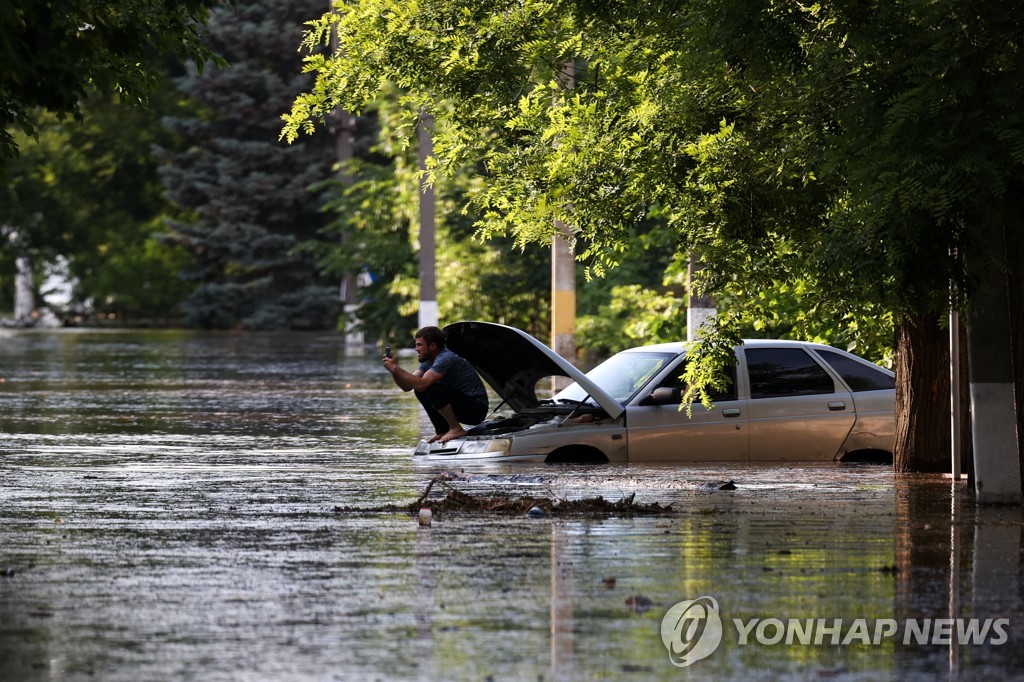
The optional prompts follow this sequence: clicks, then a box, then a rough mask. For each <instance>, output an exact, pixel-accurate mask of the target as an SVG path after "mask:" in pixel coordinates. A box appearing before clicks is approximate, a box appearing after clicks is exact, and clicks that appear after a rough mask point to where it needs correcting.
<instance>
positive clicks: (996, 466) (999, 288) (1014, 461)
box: [967, 227, 1024, 505]
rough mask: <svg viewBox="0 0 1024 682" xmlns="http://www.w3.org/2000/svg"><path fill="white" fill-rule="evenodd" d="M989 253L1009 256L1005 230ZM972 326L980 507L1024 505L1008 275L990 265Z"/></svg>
mask: <svg viewBox="0 0 1024 682" xmlns="http://www.w3.org/2000/svg"><path fill="white" fill-rule="evenodd" d="M986 237H987V243H986V244H985V246H986V247H987V250H988V252H989V253H990V254H993V255H996V256H997V257H998V255H999V254H1006V253H1008V251H1007V249H1006V243H1005V236H1004V234H1003V230H1002V229H1001V228H1000V227H993V228H990V229H989V232H988V234H987V235H986ZM984 267H985V270H984V272H983V273H981V274H982V276H981V277H979V286H978V289H977V291H976V293H975V295H974V304H975V305H974V307H973V308H972V309H971V312H970V315H969V317H968V322H967V352H968V356H969V358H970V369H971V379H970V384H971V417H972V422H971V423H972V434H973V444H974V487H975V491H976V493H977V497H978V502H979V503H980V504H1018V505H1019V504H1021V502H1022V501H1024V495H1022V489H1021V488H1022V486H1021V467H1020V454H1019V453H1020V450H1019V447H1018V441H1017V412H1016V395H1015V392H1014V383H1013V359H1012V355H1011V350H1012V345H1011V338H1010V301H1009V290H1008V281H1007V277H1006V273H1005V272H1004V271H1003V270H1002V268H1000V267H997V266H995V265H992V264H988V263H987V264H985V265H984Z"/></svg>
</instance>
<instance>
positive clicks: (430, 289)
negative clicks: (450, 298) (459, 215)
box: [417, 110, 439, 328]
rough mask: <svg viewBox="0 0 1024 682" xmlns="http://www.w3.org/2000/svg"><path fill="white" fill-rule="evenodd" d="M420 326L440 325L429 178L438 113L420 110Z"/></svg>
mask: <svg viewBox="0 0 1024 682" xmlns="http://www.w3.org/2000/svg"><path fill="white" fill-rule="evenodd" d="M417 134H418V138H419V152H420V173H421V179H420V314H419V325H420V327H421V328H422V327H437V326H439V318H438V312H437V221H436V208H435V198H434V186H433V185H432V184H430V183H429V182H428V180H427V176H426V171H427V159H429V158H430V157H431V156H433V155H434V116H433V114H431V113H430V112H428V111H425V110H422V111H420V124H419V126H417Z"/></svg>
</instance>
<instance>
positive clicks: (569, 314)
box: [551, 62, 576, 391]
mask: <svg viewBox="0 0 1024 682" xmlns="http://www.w3.org/2000/svg"><path fill="white" fill-rule="evenodd" d="M562 76H563V77H562V79H561V80H562V85H563V87H564V88H565V89H566V90H572V89H573V87H574V86H575V84H576V66H575V63H574V62H566V64H565V66H564V68H563V72H562ZM571 233H572V231H571V230H570V229H569V227H568V226H567V225H565V224H564V223H563V222H562V221H561V220H556V221H555V223H554V234H553V235H552V238H551V348H552V350H554V351H555V352H556V353H558V354H559V355H561V356H562V357H563V358H565V359H566V360H568V361H569V362H573V363H575V361H576V259H575V258H574V257H573V252H572V241H571ZM569 383H570V382H569V379H568V378H567V377H553V378H552V388H553V389H554V390H555V391H559V390H561V389H563V388H565V387H566V386H568V385H569Z"/></svg>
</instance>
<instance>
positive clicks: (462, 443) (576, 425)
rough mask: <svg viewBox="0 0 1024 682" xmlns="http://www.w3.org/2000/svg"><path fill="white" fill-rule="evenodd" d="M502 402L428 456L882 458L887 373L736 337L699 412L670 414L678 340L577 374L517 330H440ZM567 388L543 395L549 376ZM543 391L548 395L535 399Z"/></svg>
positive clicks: (833, 354) (819, 348) (891, 421)
mask: <svg viewBox="0 0 1024 682" xmlns="http://www.w3.org/2000/svg"><path fill="white" fill-rule="evenodd" d="M445 332H446V333H447V339H448V346H449V347H450V348H451V349H452V350H453V351H455V352H456V353H458V354H459V355H461V356H462V357H464V358H466V359H467V360H468V361H469V362H470V363H471V364H472V365H473V367H474V368H475V369H476V370H477V372H478V373H479V374H480V376H481V377H482V378H483V379H484V381H485V382H486V383H487V384H489V385H490V387H491V388H492V389H493V390H494V391H495V393H497V395H498V396H499V397H500V399H501V402H500V403H499V405H498V406H497V407H495V409H494V410H493V412H492V413H491V415H490V416H489V417H488V419H487V420H486V421H485V422H484V423H482V424H479V425H477V426H474V427H473V428H471V429H468V430H467V435H466V436H465V437H463V438H458V439H455V440H452V441H449V442H447V443H443V444H440V443H427V442H426V441H421V442H420V444H419V446H418V447H417V448H416V453H415V455H416V457H422V458H429V459H430V460H435V461H436V460H450V461H464V460H477V459H483V460H494V459H500V460H504V461H511V460H530V461H545V462H549V463H551V462H697V461H700V462H705V461H737V462H745V461H764V462H771V461H774V462H786V461H829V462H831V461H850V460H870V461H886V460H888V461H891V457H892V450H893V441H894V434H895V425H896V423H895V416H894V410H893V407H894V401H895V382H894V375H893V373H892V372H891V371H889V370H887V369H885V368H883V367H880V366H878V365H875V364H873V363H871V362H868V361H867V360H864V359H862V358H859V357H857V356H855V355H853V354H851V353H847V352H846V351H843V350H839V349H837V348H832V347H830V346H825V345H821V344H813V343H805V342H800V341H765V340H750V341H745V342H744V343H743V344H742V345H741V346H738V347H737V348H736V349H735V357H736V362H735V363H734V364H733V365H732V366H731V367H730V368H728V387H727V389H726V390H725V391H722V392H720V393H718V394H716V395H715V396H714V404H713V405H712V407H711V408H710V409H706V408H704V407H703V406H701V405H699V404H695V405H693V407H692V410H691V411H690V414H687V411H686V410H685V409H681V406H680V399H681V395H682V392H683V390H684V388H685V387H684V386H683V384H682V380H681V379H680V375H681V374H682V373H683V369H684V363H685V359H686V344H684V343H668V344H660V345H653V346H645V347H640V348H632V349H630V350H626V351H623V352H621V353H618V354H616V355H614V356H613V357H611V358H609V359H608V360H607V361H605V362H604V363H602V364H600V365H598V366H597V367H595V368H594V369H593V370H591V371H590V372H588V373H587V374H583V373H582V372H580V371H579V370H578V369H576V368H575V367H573V366H572V365H571V364H570V363H568V362H567V361H565V360H564V359H563V358H561V357H560V356H558V355H557V354H556V353H554V352H553V351H552V350H551V349H550V348H548V347H547V346H545V345H544V344H542V343H540V342H539V341H537V340H536V339H534V338H533V337H531V336H529V335H528V334H526V333H524V332H522V331H520V330H518V329H514V328H512V327H506V326H503V325H498V324H492V323H487V322H459V323H456V324H453V325H449V326H448V327H446V328H445ZM552 376H565V377H568V378H569V379H571V380H572V381H573V383H572V384H571V385H570V386H569V387H568V388H566V389H564V390H562V391H561V392H559V393H557V394H555V395H553V396H551V395H550V392H549V391H547V390H546V389H547V387H548V386H550V381H549V378H550V377H552ZM545 396H549V397H545Z"/></svg>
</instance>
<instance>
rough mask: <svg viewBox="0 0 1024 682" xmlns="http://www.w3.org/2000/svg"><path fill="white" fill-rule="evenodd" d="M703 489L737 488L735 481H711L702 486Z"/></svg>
mask: <svg viewBox="0 0 1024 682" xmlns="http://www.w3.org/2000/svg"><path fill="white" fill-rule="evenodd" d="M700 489H701V490H736V482H735V481H709V482H707V483H705V484H704V485H702V486H701V487H700Z"/></svg>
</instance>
